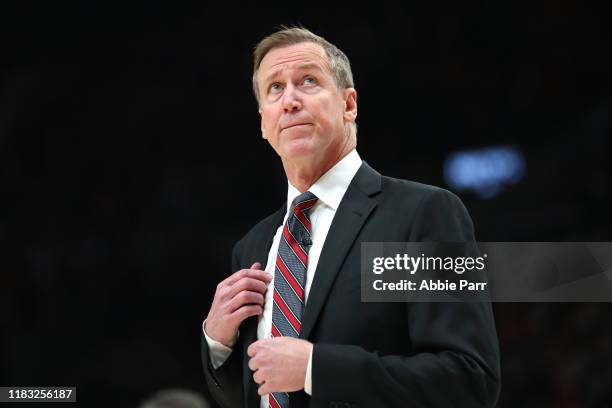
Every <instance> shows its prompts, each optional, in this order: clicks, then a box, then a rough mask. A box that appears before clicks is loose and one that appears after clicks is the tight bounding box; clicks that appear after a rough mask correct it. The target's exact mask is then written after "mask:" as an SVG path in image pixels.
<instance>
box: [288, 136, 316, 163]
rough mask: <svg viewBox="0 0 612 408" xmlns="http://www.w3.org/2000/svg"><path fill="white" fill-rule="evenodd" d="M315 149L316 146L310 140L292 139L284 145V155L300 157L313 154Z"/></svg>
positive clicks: (292, 157)
mask: <svg viewBox="0 0 612 408" xmlns="http://www.w3.org/2000/svg"><path fill="white" fill-rule="evenodd" d="M314 150H315V149H314V146H313V145H312V143H311V141H310V140H303V139H298V140H292V141H291V142H290V143H288V144H287V145H286V146H284V148H283V151H284V154H283V156H284V157H285V158H287V159H300V158H304V157H308V156H310V155H312V154H313V152H314Z"/></svg>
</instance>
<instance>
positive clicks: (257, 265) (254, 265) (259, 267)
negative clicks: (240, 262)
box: [250, 262, 261, 270]
mask: <svg viewBox="0 0 612 408" xmlns="http://www.w3.org/2000/svg"><path fill="white" fill-rule="evenodd" d="M250 269H260V270H261V264H260V263H259V262H255V263H254V264H253V265H251V268H250Z"/></svg>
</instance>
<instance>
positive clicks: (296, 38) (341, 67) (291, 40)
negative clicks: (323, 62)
mask: <svg viewBox="0 0 612 408" xmlns="http://www.w3.org/2000/svg"><path fill="white" fill-rule="evenodd" d="M303 42H311V43H314V44H319V45H320V46H321V47H323V50H325V54H326V55H327V59H328V60H329V65H330V67H331V71H332V74H333V75H334V77H335V79H336V85H337V86H338V88H339V89H346V88H354V87H355V85H354V83H353V73H352V72H351V63H350V62H349V59H348V57H347V56H346V54H345V53H344V52H342V51H341V50H340V49H339V48H338V47H336V46H335V45H333V44H332V43H330V42H329V41H327V40H326V39H325V38H323V37H320V36H318V35H316V34H314V33H313V32H312V31H310V30H308V29H306V28H304V27H286V26H280V30H279V31H277V32H275V33H272V34H270V35H268V36H267V37H266V38H264V39H263V40H261V41H260V42H259V44H257V46H256V47H255V51H254V52H253V57H254V63H253V92H254V93H255V98H256V99H257V103H258V104H259V100H260V99H259V98H260V95H259V88H258V87H257V73H258V72H259V66H260V64H261V60H263V58H264V57H265V56H266V54H267V53H268V52H269V51H270V50H271V49H273V48H282V47H287V46H290V45H294V44H299V43H303Z"/></svg>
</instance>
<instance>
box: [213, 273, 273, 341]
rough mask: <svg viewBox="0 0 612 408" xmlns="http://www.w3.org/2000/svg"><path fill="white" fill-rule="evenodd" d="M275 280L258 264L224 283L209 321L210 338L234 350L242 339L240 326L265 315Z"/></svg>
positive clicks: (219, 288)
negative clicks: (235, 342) (266, 300)
mask: <svg viewBox="0 0 612 408" xmlns="http://www.w3.org/2000/svg"><path fill="white" fill-rule="evenodd" d="M271 280H272V276H270V274H269V273H267V272H265V271H262V270H261V264H260V263H259V262H255V263H254V264H253V265H252V266H251V268H249V269H241V270H239V271H237V272H235V273H233V274H232V275H231V276H229V277H228V278H227V279H225V280H223V281H221V282H220V283H219V284H218V285H217V290H216V291H215V297H214V299H213V303H212V306H211V307H210V311H209V312H208V317H207V318H206V326H205V327H204V330H206V334H207V335H208V336H209V337H210V338H212V339H213V340H216V341H218V342H220V343H222V344H225V345H226V346H230V345H231V343H232V341H233V340H234V339H235V338H236V336H237V335H238V327H240V323H242V321H243V320H244V319H246V318H247V317H250V316H255V315H260V314H262V313H263V305H264V295H265V293H266V289H267V287H268V283H270V281H271Z"/></svg>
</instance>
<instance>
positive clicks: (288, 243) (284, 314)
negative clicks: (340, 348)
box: [268, 191, 317, 408]
mask: <svg viewBox="0 0 612 408" xmlns="http://www.w3.org/2000/svg"><path fill="white" fill-rule="evenodd" d="M316 202H317V196H315V195H314V194H312V193H311V192H310V191H306V192H305V193H302V194H300V195H299V196H297V197H296V198H295V200H293V203H292V207H293V211H292V212H291V214H289V216H288V217H287V222H286V223H285V225H284V226H283V234H282V236H281V240H280V243H279V245H278V255H277V256H276V269H275V272H274V305H273V308H272V337H280V336H290V337H298V336H299V335H300V331H301V329H302V311H303V309H304V302H305V296H304V288H305V286H306V268H307V267H308V250H309V249H310V245H312V241H311V238H310V233H311V226H310V209H311V208H312V207H313V206H314V205H315V204H316ZM268 402H269V404H270V407H271V408H288V407H289V394H287V393H286V392H274V393H271V394H270V395H269V397H268Z"/></svg>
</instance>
